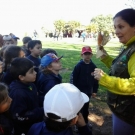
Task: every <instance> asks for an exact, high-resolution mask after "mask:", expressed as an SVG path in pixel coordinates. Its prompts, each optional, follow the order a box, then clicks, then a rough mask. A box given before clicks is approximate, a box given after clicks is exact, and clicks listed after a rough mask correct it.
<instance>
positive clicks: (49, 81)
mask: <svg viewBox="0 0 135 135" xmlns="http://www.w3.org/2000/svg"><path fill="white" fill-rule="evenodd" d="M61 58H62V57H60V58H58V57H57V56H56V55H55V54H53V53H49V54H47V55H45V56H44V57H42V59H41V65H40V66H41V70H42V72H41V73H40V75H39V78H38V80H37V85H36V86H37V88H38V92H39V96H40V105H41V107H42V106H43V101H44V96H45V94H46V93H47V92H48V91H49V90H50V89H51V88H52V87H53V86H54V85H56V84H59V83H61V82H62V77H61V76H60V74H59V71H60V69H61V68H62V66H61V63H60V59H61Z"/></svg>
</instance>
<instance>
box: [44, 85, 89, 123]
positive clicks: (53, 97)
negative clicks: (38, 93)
mask: <svg viewBox="0 0 135 135" xmlns="http://www.w3.org/2000/svg"><path fill="white" fill-rule="evenodd" d="M88 101H89V97H88V96H87V95H86V94H84V93H82V92H81V91H80V90H79V89H78V88H77V87H75V86H74V85H73V84H70V83H61V84H57V85H55V86H54V87H53V88H51V89H50V90H49V92H48V93H47V94H46V95H45V99H44V113H45V116H46V117H48V116H47V113H52V114H55V115H57V116H59V117H61V118H60V119H56V120H54V119H53V120H54V121H58V122H65V121H69V120H71V119H73V118H75V117H76V116H77V113H78V112H79V111H80V110H81V108H82V107H83V105H84V104H85V103H86V102H88Z"/></svg>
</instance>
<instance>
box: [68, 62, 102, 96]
mask: <svg viewBox="0 0 135 135" xmlns="http://www.w3.org/2000/svg"><path fill="white" fill-rule="evenodd" d="M95 68H96V65H95V64H94V63H93V62H92V61H90V63H89V64H86V63H85V62H84V61H83V60H81V61H80V62H79V63H78V64H77V65H76V66H75V68H74V70H73V72H72V74H71V78H70V82H71V83H73V84H74V85H75V86H76V87H77V88H78V89H79V90H81V91H82V92H84V93H86V94H87V95H91V94H92V93H97V90H98V86H99V85H98V81H97V80H95V79H94V76H93V73H94V69H95Z"/></svg>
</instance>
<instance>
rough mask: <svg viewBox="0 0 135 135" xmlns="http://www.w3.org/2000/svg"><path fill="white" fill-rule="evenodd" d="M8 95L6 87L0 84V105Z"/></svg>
mask: <svg viewBox="0 0 135 135" xmlns="http://www.w3.org/2000/svg"><path fill="white" fill-rule="evenodd" d="M7 93H8V87H7V85H5V84H4V83H0V104H1V103H2V102H3V101H4V100H5V98H6V96H7Z"/></svg>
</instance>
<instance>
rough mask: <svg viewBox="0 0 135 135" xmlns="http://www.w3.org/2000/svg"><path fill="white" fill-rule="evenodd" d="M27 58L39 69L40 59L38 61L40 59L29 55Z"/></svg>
mask: <svg viewBox="0 0 135 135" xmlns="http://www.w3.org/2000/svg"><path fill="white" fill-rule="evenodd" d="M27 58H28V59H29V60H31V61H33V63H34V66H36V67H39V65H40V62H41V59H40V58H35V57H33V56H32V55H29V56H28V57H27Z"/></svg>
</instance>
